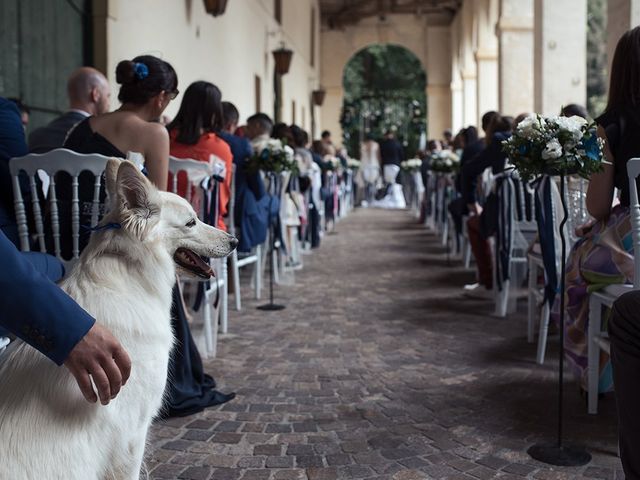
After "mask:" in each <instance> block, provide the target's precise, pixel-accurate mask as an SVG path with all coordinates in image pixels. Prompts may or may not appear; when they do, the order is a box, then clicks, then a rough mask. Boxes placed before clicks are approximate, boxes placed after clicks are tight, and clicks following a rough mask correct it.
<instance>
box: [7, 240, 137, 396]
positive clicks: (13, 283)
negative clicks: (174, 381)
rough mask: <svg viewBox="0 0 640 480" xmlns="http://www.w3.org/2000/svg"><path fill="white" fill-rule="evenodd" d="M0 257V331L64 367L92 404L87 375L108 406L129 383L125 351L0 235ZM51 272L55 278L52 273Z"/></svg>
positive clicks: (128, 365) (105, 330)
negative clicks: (7, 332) (4, 330)
mask: <svg viewBox="0 0 640 480" xmlns="http://www.w3.org/2000/svg"><path fill="white" fill-rule="evenodd" d="M0 258H1V259H2V268H1V269H0V327H3V328H5V329H7V330H8V331H9V332H11V333H13V334H14V335H15V336H17V337H18V338H20V339H22V340H23V341H25V342H26V343H28V344H29V345H31V346H32V347H34V348H35V349H37V350H38V351H40V352H41V353H43V354H44V355H46V356H47V357H49V358H50V359H51V360H52V361H53V362H55V363H56V364H58V365H63V364H64V365H65V366H66V367H67V368H68V369H69V371H70V372H71V373H72V374H73V376H74V377H75V378H76V380H77V382H78V386H79V387H80V390H82V393H83V395H84V396H85V398H86V399H87V400H88V401H89V402H95V401H96V400H97V398H98V397H96V394H95V392H94V390H93V388H92V386H91V381H90V379H89V376H91V377H92V378H93V381H94V383H95V385H96V387H97V390H98V396H99V398H100V402H101V403H102V404H103V405H106V404H108V403H109V401H110V400H111V399H113V398H115V396H116V395H117V394H118V392H119V391H120V387H121V386H122V385H124V384H125V382H126V381H127V379H128V378H129V373H130V371H131V360H129V356H128V355H127V352H125V350H124V349H123V348H122V346H121V345H120V343H119V342H118V341H117V340H116V339H115V338H114V337H113V335H111V333H109V331H108V330H107V329H106V328H104V327H103V326H101V325H99V324H97V323H95V320H94V319H93V317H91V315H89V314H88V313H87V312H86V311H84V310H83V309H82V308H81V307H80V306H79V305H78V304H77V303H76V302H75V301H74V300H73V299H72V298H71V297H69V296H68V295H67V294H66V293H64V292H63V291H62V290H61V289H60V288H59V287H58V286H57V285H56V284H55V283H53V282H52V281H51V279H50V278H48V277H47V276H45V275H44V274H42V273H41V272H39V271H38V270H36V268H35V266H34V263H32V262H31V261H30V260H29V257H28V256H26V255H23V254H21V253H20V252H19V251H18V250H17V249H16V247H15V246H14V245H13V244H12V243H11V242H10V241H9V240H8V239H7V237H6V236H5V235H4V234H2V233H0ZM35 265H38V263H35ZM49 273H50V275H55V272H53V271H52V270H51V269H50V270H49ZM0 361H2V357H1V356H0Z"/></svg>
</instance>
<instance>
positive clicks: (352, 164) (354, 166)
mask: <svg viewBox="0 0 640 480" xmlns="http://www.w3.org/2000/svg"><path fill="white" fill-rule="evenodd" d="M361 164H362V162H361V161H360V160H357V159H355V158H348V159H347V167H349V168H350V169H351V170H358V169H359V168H360V165H361Z"/></svg>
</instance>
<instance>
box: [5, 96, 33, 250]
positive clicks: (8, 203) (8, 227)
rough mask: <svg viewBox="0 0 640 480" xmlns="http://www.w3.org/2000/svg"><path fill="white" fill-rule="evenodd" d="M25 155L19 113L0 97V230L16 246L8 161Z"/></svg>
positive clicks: (22, 129) (24, 143) (16, 238)
mask: <svg viewBox="0 0 640 480" xmlns="http://www.w3.org/2000/svg"><path fill="white" fill-rule="evenodd" d="M26 154H27V143H26V142H25V139H24V128H23V127H22V121H21V120H20V111H19V110H18V107H16V104H15V103H13V102H11V101H9V100H7V99H6V98H2V97H0V230H2V231H3V232H4V233H5V235H7V237H9V239H10V240H11V241H12V242H14V243H15V244H16V245H17V244H18V227H17V226H16V219H15V215H14V212H13V187H12V184H11V174H10V173H9V160H10V159H11V158H13V157H21V156H23V155H26ZM27 186H28V183H27ZM27 191H28V189H27Z"/></svg>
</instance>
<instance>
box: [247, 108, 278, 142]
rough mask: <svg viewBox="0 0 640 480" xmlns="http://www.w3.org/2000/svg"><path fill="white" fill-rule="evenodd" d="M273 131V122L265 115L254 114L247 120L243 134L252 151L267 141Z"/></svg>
mask: <svg viewBox="0 0 640 480" xmlns="http://www.w3.org/2000/svg"><path fill="white" fill-rule="evenodd" d="M271 130H273V120H271V117H269V115H267V114H266V113H262V112H260V113H256V114H254V115H251V116H250V117H249V118H247V128H246V130H245V133H246V135H247V137H248V138H249V140H251V146H252V147H253V149H254V150H256V148H257V147H258V146H260V145H263V144H264V143H265V142H266V141H268V140H269V138H270V136H271Z"/></svg>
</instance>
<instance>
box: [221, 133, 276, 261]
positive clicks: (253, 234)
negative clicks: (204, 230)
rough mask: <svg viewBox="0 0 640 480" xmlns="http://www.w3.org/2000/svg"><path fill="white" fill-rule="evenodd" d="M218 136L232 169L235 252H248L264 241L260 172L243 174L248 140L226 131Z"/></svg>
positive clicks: (264, 209) (249, 151) (264, 208)
mask: <svg viewBox="0 0 640 480" xmlns="http://www.w3.org/2000/svg"><path fill="white" fill-rule="evenodd" d="M218 135H219V136H220V138H222V139H223V140H224V141H225V142H227V143H228V144H229V147H230V148H231V153H232V155H233V164H234V165H235V166H236V174H235V183H236V195H235V202H236V204H235V218H234V222H235V224H236V226H237V227H238V229H239V230H240V232H239V241H240V243H239V244H238V251H239V252H249V251H251V249H252V248H253V247H255V246H257V245H260V244H262V243H263V242H264V241H265V239H266V236H267V223H268V220H267V216H268V211H267V208H268V204H269V200H268V197H267V196H266V192H265V187H264V182H263V181H262V177H261V176H260V173H258V172H256V173H249V172H247V171H246V168H247V162H248V161H249V159H250V158H251V156H252V155H253V148H252V147H251V144H250V143H249V140H247V139H246V138H242V137H238V136H236V135H232V134H230V133H227V132H219V133H218Z"/></svg>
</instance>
